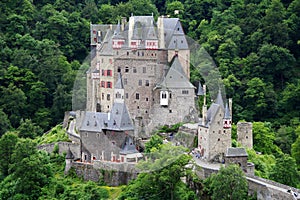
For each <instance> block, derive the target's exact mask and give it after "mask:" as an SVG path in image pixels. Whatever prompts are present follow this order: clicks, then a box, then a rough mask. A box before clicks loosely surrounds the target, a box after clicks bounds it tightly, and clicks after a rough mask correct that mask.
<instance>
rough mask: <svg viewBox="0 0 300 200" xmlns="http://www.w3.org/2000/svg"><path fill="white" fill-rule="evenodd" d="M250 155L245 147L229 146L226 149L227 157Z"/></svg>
mask: <svg viewBox="0 0 300 200" xmlns="http://www.w3.org/2000/svg"><path fill="white" fill-rule="evenodd" d="M246 156H247V157H248V154H247V152H246V150H245V149H244V148H235V147H229V148H227V151H226V157H246Z"/></svg>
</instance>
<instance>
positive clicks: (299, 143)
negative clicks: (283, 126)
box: [291, 126, 300, 169]
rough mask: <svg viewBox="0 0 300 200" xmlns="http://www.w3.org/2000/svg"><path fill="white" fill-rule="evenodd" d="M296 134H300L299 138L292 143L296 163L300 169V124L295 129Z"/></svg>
mask: <svg viewBox="0 0 300 200" xmlns="http://www.w3.org/2000/svg"><path fill="white" fill-rule="evenodd" d="M295 132H296V134H297V135H298V138H297V139H296V141H295V142H294V143H293V144H292V150H291V152H292V156H293V158H294V159H295V160H296V163H297V165H298V168H299V169H300V126H298V127H297V128H296V130H295Z"/></svg>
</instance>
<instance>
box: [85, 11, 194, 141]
mask: <svg viewBox="0 0 300 200" xmlns="http://www.w3.org/2000/svg"><path fill="white" fill-rule="evenodd" d="M91 47H92V52H94V53H93V55H92V60H91V67H90V69H89V71H88V72H87V106H86V110H87V111H90V112H104V113H108V112H110V111H111V110H112V106H113V102H114V101H115V99H116V98H118V97H121V99H122V100H124V102H125V104H126V105H127V107H128V112H129V115H130V117H131V120H132V123H133V127H134V131H133V132H134V137H135V138H149V137H150V136H151V133H152V131H153V130H154V129H155V128H157V127H159V126H162V125H171V124H176V123H179V122H183V121H186V122H187V121H194V122H197V120H198V117H197V112H196V109H195V87H194V86H193V85H192V84H191V83H190V81H189V73H190V50H189V45H188V42H187V40H186V37H185V34H184V32H183V29H182V26H181V23H180V21H179V19H178V18H166V17H159V18H158V20H157V23H156V22H155V20H154V17H153V16H131V17H130V18H129V22H128V23H127V22H126V18H123V19H122V22H121V23H120V22H119V23H118V24H117V25H94V24H91ZM119 73H121V75H122V81H123V86H124V94H120V93H116V94H114V88H115V85H116V83H117V79H118V74H119Z"/></svg>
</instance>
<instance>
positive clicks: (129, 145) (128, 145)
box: [120, 136, 138, 155]
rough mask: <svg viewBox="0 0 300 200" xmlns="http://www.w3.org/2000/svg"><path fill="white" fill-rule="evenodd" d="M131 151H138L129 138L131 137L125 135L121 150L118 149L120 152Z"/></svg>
mask: <svg viewBox="0 0 300 200" xmlns="http://www.w3.org/2000/svg"><path fill="white" fill-rule="evenodd" d="M132 153H138V151H137V150H136V147H135V145H134V143H133V141H132V139H131V137H129V136H126V138H125V141H124V144H123V147H122V150H121V151H120V154H125V155H127V154H132Z"/></svg>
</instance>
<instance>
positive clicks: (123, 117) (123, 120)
mask: <svg viewBox="0 0 300 200" xmlns="http://www.w3.org/2000/svg"><path fill="white" fill-rule="evenodd" d="M106 129H108V130H118V131H125V130H134V128H133V125H132V121H131V118H130V115H129V112H128V110H127V107H126V105H125V103H114V104H113V106H112V109H111V112H110V120H109V121H108V123H107V128H106Z"/></svg>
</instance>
